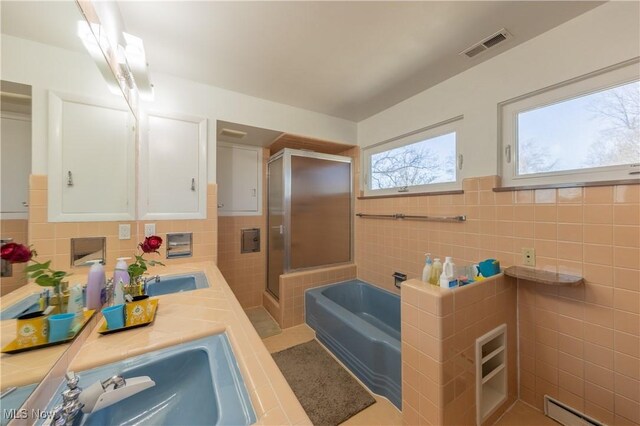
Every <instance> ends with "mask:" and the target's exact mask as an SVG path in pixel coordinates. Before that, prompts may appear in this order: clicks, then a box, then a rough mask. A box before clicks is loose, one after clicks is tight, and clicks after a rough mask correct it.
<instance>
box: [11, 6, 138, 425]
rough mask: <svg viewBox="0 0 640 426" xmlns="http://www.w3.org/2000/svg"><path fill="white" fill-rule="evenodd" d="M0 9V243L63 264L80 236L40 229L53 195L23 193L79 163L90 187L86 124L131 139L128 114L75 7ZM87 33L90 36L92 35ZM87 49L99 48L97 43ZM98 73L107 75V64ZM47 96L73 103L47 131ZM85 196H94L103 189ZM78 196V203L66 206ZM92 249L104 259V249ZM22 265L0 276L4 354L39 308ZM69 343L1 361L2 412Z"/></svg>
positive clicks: (123, 186)
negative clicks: (60, 137)
mask: <svg viewBox="0 0 640 426" xmlns="http://www.w3.org/2000/svg"><path fill="white" fill-rule="evenodd" d="M0 8H1V11H0V12H1V13H0V15H1V20H2V21H1V27H0V28H1V32H2V34H1V41H2V52H1V56H2V63H1V67H2V68H1V75H2V87H1V89H2V90H1V91H2V98H1V100H2V105H1V106H2V111H1V119H2V139H1V161H2V164H1V166H2V182H1V184H2V188H1V190H2V200H1V207H0V234H1V235H0V237H1V238H2V239H12V240H13V241H14V242H18V243H23V244H31V245H32V246H33V248H34V249H36V250H37V251H38V258H37V259H38V260H39V261H41V262H43V261H46V260H49V259H55V258H58V260H57V262H58V264H62V263H63V262H61V261H60V258H59V256H60V254H59V253H58V252H56V250H58V251H59V250H60V247H64V253H65V255H66V256H69V255H68V254H67V253H68V250H70V248H69V241H70V240H69V237H73V236H80V235H66V240H65V241H64V244H61V243H60V242H59V241H57V240H56V238H58V237H59V234H60V233H58V232H51V229H52V227H51V226H50V223H48V222H49V215H50V212H49V211H48V210H49V209H48V207H49V206H48V204H47V203H46V199H47V194H46V191H47V190H49V191H50V189H51V188H50V187H49V188H47V187H46V185H45V186H44V187H38V188H37V189H38V191H40V192H39V193H38V194H35V195H34V192H33V191H34V189H33V188H31V189H30V187H29V179H30V176H31V179H32V181H33V178H34V177H36V176H40V177H42V179H41V180H40V182H43V181H45V180H44V176H46V175H48V177H49V178H51V175H52V172H56V169H55V167H58V168H59V169H58V170H57V171H58V172H61V171H62V167H70V164H69V162H71V163H72V164H76V163H82V164H84V165H85V167H83V168H79V169H75V171H73V170H72V172H73V174H74V178H75V179H76V182H77V183H76V186H75V188H85V187H86V182H89V181H92V179H93V181H95V178H96V176H94V174H95V172H94V170H95V169H96V168H95V167H94V166H93V165H94V163H98V162H104V161H105V160H104V157H103V156H102V155H103V154H102V151H101V150H104V146H103V145H101V142H103V140H102V139H100V134H97V133H94V134H91V133H88V132H85V130H86V127H87V126H86V123H87V121H86V120H87V118H89V119H91V120H94V123H96V125H99V126H98V127H99V128H100V129H102V130H103V131H108V132H109V135H110V136H113V135H116V136H118V135H124V136H122V137H131V133H132V129H134V128H135V117H134V115H133V113H132V111H131V110H130V108H129V105H128V103H127V102H126V101H125V99H124V96H123V93H122V92H121V91H120V86H119V84H118V81H117V80H116V79H115V77H114V76H113V75H110V80H111V81H109V82H108V81H107V80H106V79H105V76H107V77H109V72H106V73H105V68H104V67H105V64H106V62H105V63H104V64H102V65H101V66H97V63H96V57H97V58H98V59H99V55H95V54H93V55H91V54H89V52H88V50H87V48H86V47H85V45H86V44H87V43H91V38H89V37H88V34H86V32H85V33H84V37H85V38H84V39H83V38H82V37H83V33H82V28H83V26H84V28H86V25H87V23H86V20H85V18H84V16H83V14H82V13H81V12H80V9H79V7H78V5H77V4H76V2H75V1H57V2H49V1H39V2H23V1H2V2H1V3H0ZM89 34H90V35H91V36H93V34H92V33H89ZM93 42H94V44H96V45H97V41H96V40H95V38H94V40H93ZM94 53H95V52H94ZM102 59H104V57H103V58H102ZM106 69H107V70H109V68H108V67H107V68H106ZM114 88H115V89H114ZM54 96H57V97H58V98H60V99H65V100H69V99H71V100H73V101H72V103H69V104H67V105H63V107H62V108H61V109H59V110H58V113H59V117H58V119H59V122H58V127H56V125H55V123H54V125H51V123H50V120H49V118H50V114H51V109H50V107H51V106H50V102H51V99H52V98H53V97H54ZM101 108H102V109H101ZM103 117H111V118H113V117H116V118H117V120H115V121H116V122H117V123H119V124H121V125H122V127H121V128H118V129H113V128H111V127H109V123H110V122H112V121H113V120H109V119H108V118H107V119H103ZM83 120H84V121H83ZM83 126H84V127H83ZM100 126H101V127H100ZM125 126H126V127H125ZM56 131H58V132H61V131H64V132H66V133H65V135H67V136H69V135H70V136H71V137H70V138H69V139H68V140H65V141H64V142H65V144H66V145H64V146H63V148H64V149H66V150H67V152H68V153H69V155H68V156H67V157H66V158H61V157H60V158H58V159H56V158H55V156H56V155H58V156H59V155H60V153H61V151H58V152H54V151H52V150H51V149H50V148H51V143H52V139H53V138H52V132H53V136H55V132H56ZM134 142H135V139H134V138H132V139H128V140H127V142H126V143H123V146H125V147H126V149H130V150H131V153H135V150H134ZM49 154H51V155H49ZM120 154H121V153H120ZM52 156H53V157H52ZM52 158H53V162H52ZM120 158H122V157H120ZM126 161H130V162H129V163H127V162H126ZM126 161H125V166H123V170H126V167H127V165H133V164H134V163H133V161H134V158H133V154H132V157H131V159H130V160H126ZM112 171H113V170H112ZM119 175H120V176H121V177H122V175H124V179H120V182H121V183H120V187H119V189H120V190H124V191H126V190H128V188H129V187H132V188H133V187H135V174H134V173H128V172H121V173H119ZM101 177H103V176H101ZM49 183H50V182H49ZM83 185H84V186H83ZM70 189H73V188H71V187H67V186H66V185H64V186H63V185H62V184H61V185H60V186H59V190H60V191H63V190H70ZM92 190H93V191H94V192H95V193H96V194H100V191H101V190H102V189H101V188H92ZM30 192H31V194H30ZM111 196H113V194H111ZM113 197H115V196H113ZM49 198H51V196H50V195H49ZM80 198H81V197H77V196H76V197H75V198H72V199H71V200H72V201H74V200H76V199H80ZM43 200H45V201H43ZM133 201H134V200H132V204H134V202H133ZM76 204H77V203H76ZM81 208H85V209H90V208H91V206H88V205H86V203H85V204H82V205H81V206H80V207H78V205H74V204H73V203H71V204H69V205H64V204H63V205H61V209H62V210H63V211H65V209H66V210H69V209H76V210H78V209H81ZM73 220H75V219H73V218H72V219H71V220H69V219H67V221H68V222H73ZM104 220H108V219H104ZM56 229H57V228H56ZM27 230H28V231H29V232H27ZM100 250H102V252H103V254H104V246H102V248H101V249H100ZM69 257H70V256H69ZM5 266H6V265H5ZM68 266H69V261H68V260H67V261H66V263H65V265H64V266H61V267H57V269H63V268H65V269H66V268H67V267H68ZM23 267H24V265H23V264H22V265H20V264H13V265H12V268H11V269H12V271H11V273H12V276H11V277H9V276H7V277H4V276H3V277H2V278H0V289H1V293H0V310H1V312H0V319H1V320H0V327H1V336H0V344H1V346H2V348H5V347H6V346H7V345H9V344H11V343H12V342H14V341H15V340H16V336H17V332H16V329H17V321H16V320H15V316H16V315H18V314H20V312H25V311H28V310H29V309H36V310H37V309H39V294H40V292H42V290H43V287H40V286H38V285H37V284H35V283H27V282H26V281H27V280H26V278H25V275H24V272H23V271H22V268H23ZM83 273H84V272H77V273H76V272H74V275H73V276H72V279H71V280H70V284H77V283H82V282H83V279H84V277H83V276H82V275H83ZM90 330H91V327H90V326H88V327H85V328H84V330H83V331H82V333H80V334H84V333H88V332H89V331H90ZM76 338H77V336H76ZM69 346H70V343H65V344H60V345H56V346H49V347H45V348H41V349H36V350H32V351H24V352H20V353H14V354H9V353H2V354H1V355H0V393H1V399H0V406H2V408H3V412H4V413H9V411H8V410H10V409H11V408H19V407H20V406H21V405H22V403H23V402H24V401H25V400H26V399H27V397H28V396H29V394H30V393H31V392H32V390H33V389H34V388H35V387H36V386H37V385H38V383H39V381H40V380H42V379H43V378H44V377H45V376H46V374H47V373H48V372H49V370H50V369H51V367H52V366H53V365H54V364H55V363H56V362H57V361H58V360H59V359H60V358H61V357H63V356H64V355H65V353H66V351H67V349H68V347H69ZM65 359H66V358H65ZM8 420H9V419H7V418H5V417H4V414H3V417H2V421H1V424H2V425H4V424H6V423H7V422H8Z"/></svg>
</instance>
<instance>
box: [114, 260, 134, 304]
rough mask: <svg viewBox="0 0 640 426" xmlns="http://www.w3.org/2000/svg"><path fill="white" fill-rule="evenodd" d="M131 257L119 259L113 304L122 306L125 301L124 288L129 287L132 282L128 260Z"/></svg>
mask: <svg viewBox="0 0 640 426" xmlns="http://www.w3.org/2000/svg"><path fill="white" fill-rule="evenodd" d="M129 259H131V258H130V257H119V258H118V262H117V263H116V269H115V271H114V272H113V286H114V288H113V304H114V305H121V304H123V303H124V302H125V300H124V286H125V285H128V284H129V283H130V281H131V278H130V277H129V271H128V270H127V260H129Z"/></svg>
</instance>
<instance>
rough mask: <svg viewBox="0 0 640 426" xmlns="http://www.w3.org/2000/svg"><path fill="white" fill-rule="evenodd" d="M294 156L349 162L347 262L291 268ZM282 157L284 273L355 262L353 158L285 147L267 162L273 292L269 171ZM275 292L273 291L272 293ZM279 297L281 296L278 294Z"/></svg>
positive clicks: (268, 236)
mask: <svg viewBox="0 0 640 426" xmlns="http://www.w3.org/2000/svg"><path fill="white" fill-rule="evenodd" d="M292 156H297V157H307V158H316V159H319V160H328V161H336V162H340V163H349V164H350V167H349V246H350V247H349V260H348V261H346V262H339V263H330V264H326V265H321V266H312V267H308V268H298V269H291V232H290V230H291V184H292V180H291V179H292V177H291V157H292ZM280 158H282V167H283V173H282V180H283V182H282V185H283V187H282V189H283V201H284V203H283V204H284V206H283V208H284V214H283V216H284V221H283V222H284V225H283V227H284V230H283V233H284V265H283V270H282V273H283V274H287V273H290V272H297V271H305V270H311V269H319V268H324V267H327V266H339V265H348V264H350V263H353V259H354V245H355V244H354V240H353V239H354V229H353V227H354V214H353V212H354V204H355V202H354V197H353V158H351V157H347V156H343V155H334V154H324V153H320V152H314V151H305V150H300V149H291V148H284V149H282V150H281V151H278V152H277V153H276V154H274V155H272V156H271V157H270V158H269V161H268V162H267V194H266V195H267V212H266V213H267V286H266V287H267V290H268V291H269V292H270V293H271V291H270V290H269V265H270V263H269V255H270V253H269V252H270V249H269V241H270V238H271V237H270V233H271V231H272V229H271V224H270V221H269V218H270V210H271V209H270V203H271V200H270V198H269V194H268V190H269V184H270V181H271V176H270V173H268V171H269V166H270V164H271V163H272V162H273V161H277V160H278V159H280ZM272 294H273V293H272ZM278 298H279V296H278Z"/></svg>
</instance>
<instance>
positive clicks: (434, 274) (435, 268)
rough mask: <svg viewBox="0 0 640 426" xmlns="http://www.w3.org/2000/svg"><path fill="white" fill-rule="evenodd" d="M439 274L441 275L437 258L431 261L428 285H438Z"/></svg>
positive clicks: (440, 264) (440, 265) (440, 263)
mask: <svg viewBox="0 0 640 426" xmlns="http://www.w3.org/2000/svg"><path fill="white" fill-rule="evenodd" d="M440 274H442V262H440V258H439V257H436V258H435V259H434V260H433V265H431V276H430V277H429V283H430V284H433V285H438V284H439V282H440Z"/></svg>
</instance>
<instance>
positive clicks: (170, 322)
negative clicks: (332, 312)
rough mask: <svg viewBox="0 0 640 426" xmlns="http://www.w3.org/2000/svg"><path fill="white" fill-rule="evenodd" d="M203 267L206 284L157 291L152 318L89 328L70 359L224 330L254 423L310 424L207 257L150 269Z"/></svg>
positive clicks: (114, 354) (91, 362)
mask: <svg viewBox="0 0 640 426" xmlns="http://www.w3.org/2000/svg"><path fill="white" fill-rule="evenodd" d="M197 271H204V272H205V274H206V276H207V279H208V280H209V283H210V285H211V287H210V288H206V289H200V290H193V291H189V292H183V293H173V294H167V295H162V296H157V298H158V300H159V302H158V312H157V315H156V318H155V321H154V322H153V324H151V325H149V326H147V327H142V328H137V329H133V330H128V331H124V332H121V333H114V334H110V335H100V334H98V333H96V332H95V330H93V332H92V333H91V335H90V336H89V337H88V338H87V340H86V341H85V342H84V344H83V345H82V347H81V348H80V350H79V352H78V355H77V356H76V357H75V358H74V359H73V360H71V363H70V365H69V370H73V371H82V370H86V369H89V368H93V367H96V366H99V365H103V364H108V363H111V362H114V361H118V360H122V359H125V358H128V357H132V356H136V355H140V354H142V353H145V352H150V351H154V350H157V349H161V348H165V347H168V346H173V345H176V344H180V343H184V342H187V341H191V340H195V339H199V338H202V337H205V336H209V335H212V334H218V333H222V332H226V333H227V336H228V337H229V341H230V342H231V345H232V347H233V351H234V353H235V355H236V359H237V361H238V364H239V367H240V371H241V372H242V376H243V378H244V382H245V385H246V387H247V390H248V392H249V395H250V396H251V401H252V403H253V408H254V410H255V413H256V416H257V419H258V420H257V423H256V424H311V421H310V420H309V418H308V417H307V415H306V413H305V412H304V409H303V408H302V406H301V405H300V403H299V402H298V399H297V398H296V397H295V395H294V393H293V391H292V390H291V388H290V387H289V385H288V383H287V381H286V380H285V378H284V376H282V373H281V372H280V370H279V369H278V367H277V366H276V364H275V362H274V361H273V359H272V358H271V355H270V354H269V352H268V351H267V349H266V347H265V346H264V344H263V343H262V340H261V339H260V337H259V336H258V334H257V333H256V331H255V329H254V328H253V326H252V325H251V323H250V322H249V319H248V318H247V316H246V314H245V313H244V310H243V309H242V307H241V306H240V304H239V303H238V301H237V299H236V298H235V296H234V294H233V292H232V291H231V288H230V287H229V285H228V284H227V282H226V281H225V279H224V277H223V276H222V274H221V273H220V271H219V270H218V268H217V267H216V266H215V265H214V264H213V263H212V262H202V263H192V264H181V265H168V266H166V267H156V268H153V269H152V270H150V273H151V274H152V275H155V274H159V275H169V274H184V273H190V272H197Z"/></svg>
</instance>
